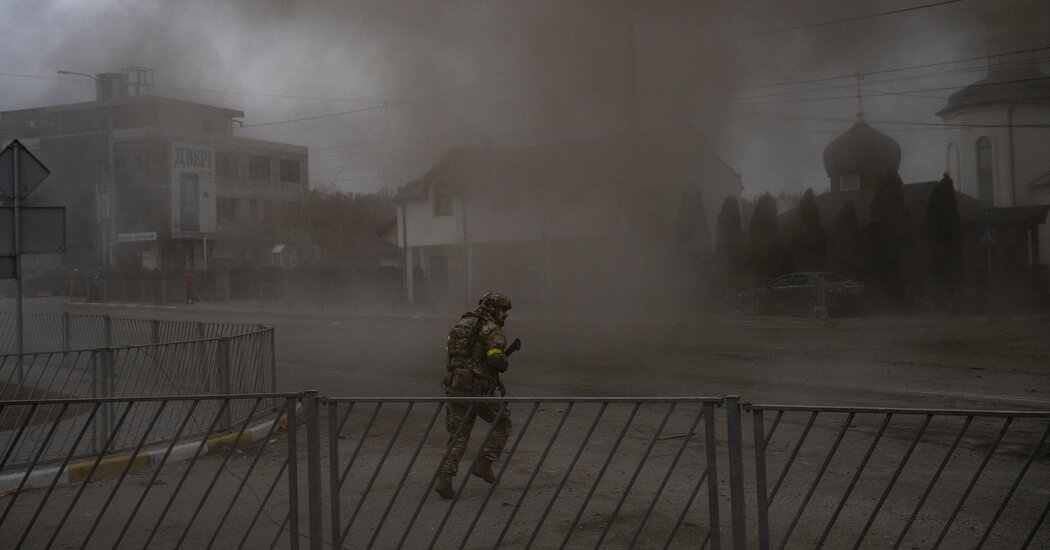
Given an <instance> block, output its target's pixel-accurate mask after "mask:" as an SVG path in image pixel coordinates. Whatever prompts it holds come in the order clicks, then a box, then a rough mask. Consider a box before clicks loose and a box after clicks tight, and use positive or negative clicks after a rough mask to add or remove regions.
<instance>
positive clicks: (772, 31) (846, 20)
mask: <svg viewBox="0 0 1050 550" xmlns="http://www.w3.org/2000/svg"><path fill="white" fill-rule="evenodd" d="M962 1H963V0H944V1H943V2H934V3H932V4H923V5H921V6H912V7H910V8H901V9H897V10H890V11H883V12H879V13H872V14H868V15H858V16H855V17H846V18H844V19H835V20H833V21H824V22H820V23H809V24H806V25H799V26H796V27H784V28H780V29H770V30H765V31H756V32H751V33H746V34H737V35H734V36H728V37H726V38H728V39H730V40H735V39H738V38H749V37H752V36H762V35H766V34H776V33H780V32H788V31H797V30H803V29H812V28H814V27H825V26H827V25H837V24H839V23H849V22H851V21H860V20H863V19H872V18H875V17H882V16H884V15H894V14H898V13H905V12H909V11H916V10H923V9H927V8H935V7H938V6H944V5H947V4H955V3H956V2H962Z"/></svg>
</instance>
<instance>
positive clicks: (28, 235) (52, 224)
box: [0, 206, 66, 256]
mask: <svg viewBox="0 0 1050 550" xmlns="http://www.w3.org/2000/svg"><path fill="white" fill-rule="evenodd" d="M18 210H19V216H18V219H19V221H20V222H21V224H20V225H21V228H20V229H19V231H18V235H19V236H20V237H21V240H22V246H21V247H19V252H22V253H23V254H53V253H58V252H65V251H66V207H64V206H26V207H22V208H19V209H18ZM14 226H15V209H14V208H11V207H9V206H8V207H0V256H11V255H13V254H14V253H15V235H14V231H12V229H13V228H14Z"/></svg>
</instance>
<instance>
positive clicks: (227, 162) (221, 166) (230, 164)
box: [215, 151, 241, 178]
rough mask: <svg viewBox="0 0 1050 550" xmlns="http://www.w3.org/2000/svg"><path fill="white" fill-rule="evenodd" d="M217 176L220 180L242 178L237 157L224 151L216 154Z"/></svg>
mask: <svg viewBox="0 0 1050 550" xmlns="http://www.w3.org/2000/svg"><path fill="white" fill-rule="evenodd" d="M215 175H216V176H219V177H220V178H237V177H240V175H241V174H240V170H238V169H237V155H235V154H233V153H227V152H223V151H219V152H217V153H215Z"/></svg>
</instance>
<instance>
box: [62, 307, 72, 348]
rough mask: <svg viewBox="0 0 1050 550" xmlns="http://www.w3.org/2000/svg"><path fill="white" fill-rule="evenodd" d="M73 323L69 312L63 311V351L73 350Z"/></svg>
mask: <svg viewBox="0 0 1050 550" xmlns="http://www.w3.org/2000/svg"><path fill="white" fill-rule="evenodd" d="M71 323H72V320H70V318H69V312H68V311H63V312H62V346H63V347H62V350H63V351H65V350H70V349H73V342H72V340H73V337H72V331H73V328H72V327H71V326H70V324H71Z"/></svg>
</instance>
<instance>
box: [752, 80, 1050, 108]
mask: <svg viewBox="0 0 1050 550" xmlns="http://www.w3.org/2000/svg"><path fill="white" fill-rule="evenodd" d="M1044 80H1050V76H1039V77H1033V78H1018V79H1014V80H1000V81H996V82H985V83H983V84H971V85H970V87H986V86H1004V85H1007V84H1020V83H1023V82H1039V81H1044ZM959 89H960V88H959V87H958V86H946V87H940V88H926V89H922V90H911V91H905V92H883V91H875V90H867V91H866V95H865V96H864V97H880V96H887V95H906V96H912V97H921V98H924V99H937V100H942V101H943V100H944V98H941V97H934V96H921V95H918V94H923V93H928V92H943V91H948V90H959ZM855 98H856V96H853V95H850V96H838V97H820V98H798V99H784V100H780V101H756V102H748V103H745V105H769V104H773V103H800V102H809V101H833V100H840V99H855ZM747 99H751V98H741V100H747ZM982 101H983V100H982Z"/></svg>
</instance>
